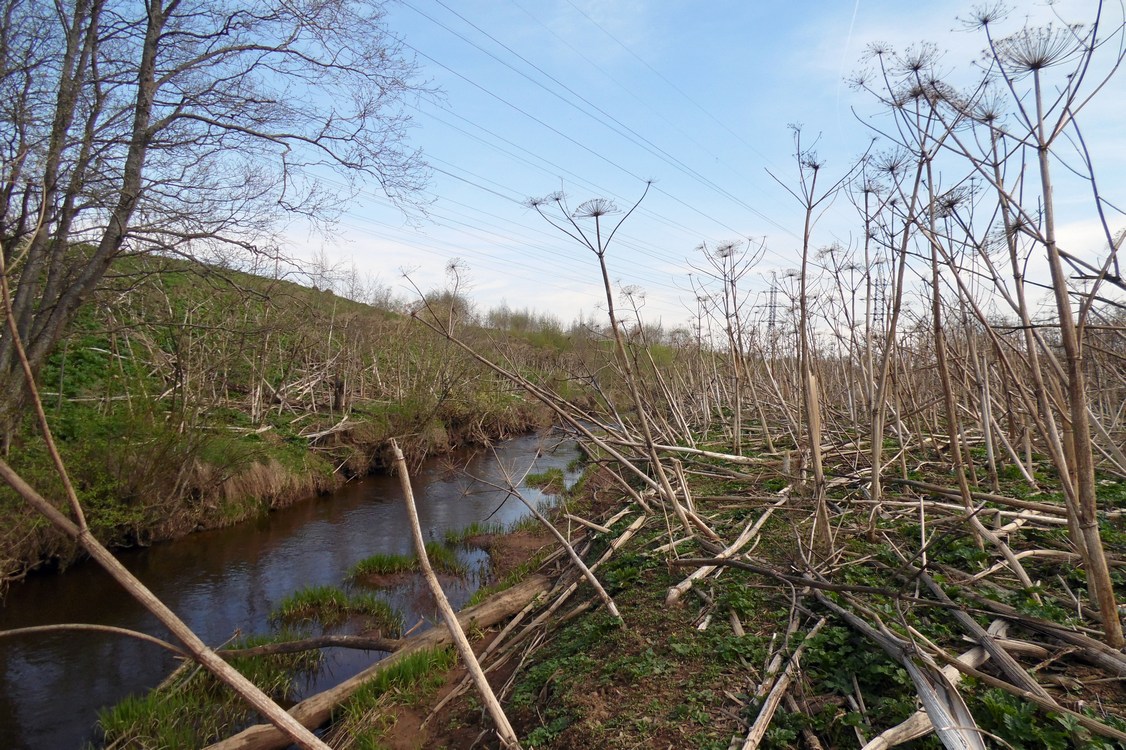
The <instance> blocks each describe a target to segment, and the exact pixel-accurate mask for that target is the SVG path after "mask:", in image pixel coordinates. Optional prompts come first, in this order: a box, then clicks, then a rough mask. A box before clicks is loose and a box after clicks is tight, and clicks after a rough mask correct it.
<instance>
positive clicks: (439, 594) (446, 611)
mask: <svg viewBox="0 0 1126 750" xmlns="http://www.w3.org/2000/svg"><path fill="white" fill-rule="evenodd" d="M391 450H392V452H393V453H394V456H395V470H396V471H397V472H398V473H399V483H400V485H401V486H402V488H403V500H404V501H405V503H406V506H407V518H408V519H409V520H410V525H411V536H412V537H413V538H414V550H415V554H416V555H417V556H418V562H419V567H421V568H422V575H423V577H424V578H426V583H427V585H428V586H429V587H430V593H431V594H433V596H434V602H435V603H436V604H437V605H438V611H439V612H441V614H442V620H443V621H444V622H445V623H446V628H447V630H449V632H450V636H451V637H452V638H453V642H454V645H455V646H456V647H457V652H458V655H459V656H461V661H462V664H464V665H465V668H466V670H467V671H468V672H469V674H470V676H472V677H473V684H474V685H475V686H476V687H477V692H478V693H480V695H481V700H482V701H484V703H485V707H486V708H487V709H488V710H489V715H490V716H492V718H493V723H494V724H496V728H497V734H498V735H499V736H500V741H501V743H502V744H503V745H504V747H508V748H515V749H516V750H520V740H519V739H518V738H517V737H516V730H514V729H513V728H512V724H510V723H509V721H508V717H507V716H505V713H504V708H502V707H501V705H500V701H498V700H497V697H496V695H495V694H494V693H493V689H492V688H491V687H490V686H489V681H488V679H486V678H485V673H484V672H483V671H482V670H481V665H480V663H478V661H477V656H476V655H475V654H474V653H473V647H472V646H471V645H469V639H468V638H466V637H465V631H464V630H462V629H461V624H460V623H459V622H458V621H457V614H456V613H455V612H454V608H453V607H451V606H450V602H449V600H448V599H447V598H446V594H445V592H444V591H442V584H441V583H440V582H439V581H438V576H436V575H435V574H434V569H433V568H432V567H431V566H430V558H429V557H428V556H427V554H426V541H425V540H424V539H423V538H422V527H421V526H420V525H419V521H418V511H417V510H416V509H415V506H414V492H413V491H412V489H411V480H410V476H409V475H408V473H407V461H406V459H405V458H404V457H403V452H402V451H401V450H400V449H399V444H398V443H397V442H396V441H395V439H394V438H392V439H391ZM529 507H530V506H529Z"/></svg>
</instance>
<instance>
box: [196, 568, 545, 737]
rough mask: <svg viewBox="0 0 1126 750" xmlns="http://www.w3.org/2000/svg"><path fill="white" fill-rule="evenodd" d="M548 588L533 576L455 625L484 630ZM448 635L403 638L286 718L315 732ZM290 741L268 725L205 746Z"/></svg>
mask: <svg viewBox="0 0 1126 750" xmlns="http://www.w3.org/2000/svg"><path fill="white" fill-rule="evenodd" d="M549 586H550V581H549V580H548V578H547V577H545V576H541V575H534V576H531V577H530V578H528V579H526V580H524V581H522V582H521V583H518V584H516V585H515V586H513V587H512V588H510V589H507V590H505V591H502V592H500V593H499V594H497V595H495V596H493V597H491V598H489V599H488V600H487V601H484V602H482V603H481V604H478V605H476V606H473V607H468V608H466V609H464V610H462V611H461V612H459V613H458V622H460V623H461V625H462V627H464V628H472V627H474V626H476V627H481V628H486V627H490V626H492V625H495V624H496V623H498V622H500V621H501V620H504V619H505V618H507V617H511V616H512V615H514V614H516V613H517V612H519V611H520V610H521V609H523V608H524V606H525V605H527V604H528V602H530V601H532V599H534V598H535V597H537V596H539V595H540V594H543V593H545V592H546V591H547V590H548V588H549ZM449 641H450V633H449V631H448V630H447V629H446V628H437V627H436V628H431V629H430V630H427V631H425V632H423V633H420V634H419V635H416V636H412V637H410V638H405V639H403V641H402V644H403V645H402V647H401V648H400V649H399V650H398V651H396V652H395V653H393V654H391V655H390V656H388V657H387V658H385V659H382V660H381V661H378V662H376V663H375V664H373V665H371V666H370V667H368V668H367V669H365V670H364V671H362V672H360V673H359V674H357V675H356V676H354V677H351V678H349V679H347V680H345V681H344V682H342V683H340V684H339V685H337V686H336V687H334V688H330V689H328V690H326V691H324V692H322V693H318V694H316V695H314V696H312V697H309V698H306V699H305V700H303V701H301V702H300V703H298V704H297V705H296V706H294V707H293V708H291V709H289V714H290V715H292V716H293V718H295V719H297V721H298V722H300V723H301V724H302V725H304V726H306V727H309V728H315V727H319V726H321V725H322V724H324V723H325V722H327V721H328V720H329V718H330V717H331V715H332V711H333V709H335V708H336V707H337V706H338V705H340V704H341V703H342V702H344V701H345V700H347V699H348V698H349V697H350V696H351V695H352V694H353V693H354V692H356V690H357V689H359V687H360V686H361V685H363V684H364V683H365V682H366V681H368V680H370V679H371V678H372V677H374V676H375V675H376V674H377V673H378V672H380V671H381V670H383V669H386V668H387V667H389V666H391V665H392V664H395V663H397V662H398V661H400V660H401V659H403V658H404V657H405V656H406V655H407V654H412V653H415V652H416V651H419V650H421V649H424V648H433V647H435V646H440V645H443V644H445V643H449ZM290 742H291V740H290V739H289V738H288V737H287V736H286V735H284V734H283V733H282V732H280V731H279V730H278V729H277V728H275V727H274V726H273V725H270V724H258V725H255V726H252V727H249V728H248V729H244V730H243V731H241V732H239V733H238V734H236V735H234V736H233V737H228V738H227V739H225V740H223V741H222V742H217V743H215V744H214V745H210V746H209V750H276V748H284V747H286V746H287V745H289V744H290Z"/></svg>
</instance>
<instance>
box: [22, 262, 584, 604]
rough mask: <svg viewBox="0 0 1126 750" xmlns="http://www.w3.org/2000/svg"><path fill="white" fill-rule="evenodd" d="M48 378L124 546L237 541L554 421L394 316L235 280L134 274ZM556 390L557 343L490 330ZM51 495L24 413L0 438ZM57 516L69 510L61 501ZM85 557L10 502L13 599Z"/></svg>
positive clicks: (87, 321)
mask: <svg viewBox="0 0 1126 750" xmlns="http://www.w3.org/2000/svg"><path fill="white" fill-rule="evenodd" d="M115 271H116V272H115V274H114V275H112V276H111V277H109V279H108V282H107V283H108V284H109V286H107V288H105V289H103V290H101V291H100V292H99V293H98V295H97V298H96V299H95V300H94V301H93V302H92V304H90V305H89V306H87V307H85V308H83V311H82V314H81V315H80V317H79V318H78V320H76V322H75V324H74V325H73V326H72V328H71V330H70V332H69V334H68V335H67V337H66V338H65V339H64V340H63V341H62V343H61V344H60V346H59V348H58V350H57V351H56V352H55V353H54V354H53V355H52V357H51V358H50V359H49V361H48V362H47V364H46V366H45V367H44V368H43V371H42V373H40V377H39V386H38V387H39V392H40V395H41V397H42V401H43V406H44V409H45V412H46V416H47V420H48V422H49V424H50V427H51V430H52V433H53V435H54V438H55V440H56V442H57V444H58V447H59V451H60V453H61V454H62V458H63V461H64V463H65V465H66V466H67V470H68V472H69V474H70V476H71V479H72V481H73V483H74V485H75V487H76V489H77V491H78V495H79V498H80V500H81V502H82V504H83V508H84V511H85V514H86V518H87V521H88V523H89V525H90V528H91V530H92V532H93V533H94V535H95V536H96V537H98V539H99V540H100V541H102V542H103V543H104V544H106V545H107V546H109V547H112V548H116V549H124V548H129V547H134V546H139V545H140V546H143V545H146V544H150V543H153V542H156V541H161V540H168V539H175V538H179V537H181V536H183V535H184V534H187V533H191V532H192V531H195V530H198V529H207V528H217V527H223V526H227V525H230V524H234V523H240V522H243V521H246V520H250V519H254V518H256V517H259V516H260V515H261V514H262V513H265V512H268V511H269V510H271V509H277V508H281V507H286V506H287V505H289V504H291V503H293V502H296V501H298V500H300V499H304V498H308V497H311V496H315V495H317V494H320V493H324V492H327V491H331V490H332V489H334V488H336V487H338V486H340V484H341V483H342V482H343V481H346V480H347V479H349V478H352V477H357V476H365V475H367V474H369V473H370V472H373V471H379V470H380V469H381V468H382V467H383V466H385V465H386V464H387V455H386V446H387V441H388V439H389V438H391V437H395V438H396V439H398V441H399V444H400V446H401V447H402V448H403V450H404V452H405V453H406V455H407V457H408V459H409V460H410V462H411V464H412V465H417V464H418V462H420V461H422V460H423V459H424V458H426V457H431V456H437V455H442V454H444V453H447V452H449V451H451V450H454V449H456V448H458V447H461V446H466V445H487V444H489V443H491V442H493V441H496V440H500V439H504V438H506V437H510V436H512V435H518V434H523V433H525V432H528V431H530V430H534V429H537V428H539V427H542V426H543V425H545V424H546V422H547V420H548V415H547V414H546V412H545V410H544V409H543V408H542V407H540V406H539V405H538V404H535V403H533V402H531V401H530V400H528V399H526V398H525V397H524V395H523V394H522V393H518V392H514V391H513V390H512V388H511V386H510V385H509V384H508V383H507V382H505V381H503V380H502V379H499V378H498V377H497V376H496V375H495V374H494V373H492V372H490V371H488V370H487V368H484V367H483V366H481V365H480V364H479V363H477V362H475V361H474V360H473V359H472V358H471V357H469V356H467V355H465V354H463V353H461V352H460V350H457V349H456V348H455V347H453V346H452V345H450V344H449V342H446V341H443V340H441V339H439V338H438V337H436V336H434V335H432V334H431V333H430V332H428V331H427V330H426V329H425V328H424V327H423V326H421V325H418V324H417V323H416V322H414V321H412V320H411V319H410V316H409V315H407V314H404V313H406V312H407V311H406V310H405V309H386V308H381V307H377V306H373V305H367V304H362V303H359V302H354V301H352V300H348V299H344V298H341V297H338V296H336V295H334V294H333V293H332V292H330V291H323V290H316V289H309V288H305V287H300V286H298V285H296V284H293V283H290V282H286V281H282V280H278V279H266V278H261V277H257V276H252V275H250V274H245V273H239V272H236V271H231V270H227V269H217V268H209V267H202V266H193V265H189V264H186V263H182V262H177V261H175V260H174V259H168V258H157V257H147V258H130V259H122V260H121V261H120V262H119V266H118V267H116V268H115ZM464 330H465V331H466V333H467V335H470V336H473V337H476V338H477V339H478V340H479V342H480V344H481V346H482V348H483V349H484V350H485V351H498V350H501V349H503V350H504V351H505V352H506V356H509V357H511V358H513V361H516V362H523V363H525V364H523V365H522V366H523V367H524V370H525V372H528V373H535V374H536V376H537V377H539V378H541V379H542V380H544V381H545V382H554V379H555V378H556V373H555V370H556V367H557V361H558V358H559V357H560V356H562V355H563V354H564V353H565V352H566V351H567V350H568V347H570V346H571V342H570V341H569V340H568V339H567V338H566V337H565V336H562V334H559V335H555V336H547V335H545V334H542V333H537V334H536V335H535V336H533V335H532V334H533V333H535V332H530V331H528V332H519V333H508V332H505V331H496V330H485V329H482V328H479V327H476V326H474V325H473V324H472V323H471V322H470V321H466V323H465V329H464ZM0 428H3V429H4V431H5V434H4V435H3V438H4V440H3V444H4V446H5V449H6V460H7V461H8V462H9V463H10V464H11V465H12V467H13V468H14V469H15V470H16V471H17V472H18V473H19V474H20V475H21V476H22V477H23V478H24V479H25V480H27V482H28V483H29V484H31V485H32V486H33V487H34V488H35V489H36V490H37V491H39V493H40V494H42V495H43V496H45V497H47V498H50V499H53V500H60V501H61V498H63V497H64V496H65V492H64V489H63V486H62V483H61V481H60V479H59V477H58V475H57V472H56V470H55V467H54V464H53V462H52V460H51V457H50V456H49V454H48V452H47V450H46V447H45V445H44V443H43V439H42V436H41V435H40V434H39V426H38V423H37V421H36V419H35V418H34V415H33V414H32V411H31V410H30V409H28V410H26V413H25V414H24V415H23V417H22V419H21V420H18V421H17V422H16V423H14V424H6V425H0ZM60 507H61V506H60ZM75 559H76V553H75V547H74V545H73V544H72V543H71V542H70V541H69V540H67V539H65V538H63V537H62V536H61V535H59V534H58V533H57V532H55V531H54V530H53V529H51V528H50V527H49V526H48V525H47V524H46V523H45V522H44V521H43V520H42V519H41V518H40V517H39V516H38V515H36V514H35V513H33V512H32V511H30V509H28V508H27V507H26V505H25V503H24V502H23V501H22V500H21V499H20V498H19V497H18V496H16V495H15V493H14V492H12V491H11V490H10V489H9V488H8V487H6V486H3V487H0V593H2V591H3V586H4V584H5V582H10V581H12V580H15V579H18V578H19V577H20V576H22V575H25V574H26V573H27V572H28V571H29V570H31V569H35V568H37V567H42V566H44V565H53V566H56V567H59V568H63V567H66V566H67V565H69V564H71V563H73V562H74V560H75Z"/></svg>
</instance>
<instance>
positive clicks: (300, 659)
mask: <svg viewBox="0 0 1126 750" xmlns="http://www.w3.org/2000/svg"><path fill="white" fill-rule="evenodd" d="M297 637H299V636H298V635H295V634H294V633H292V632H288V631H286V632H282V633H278V634H276V635H271V636H254V637H251V638H245V639H243V640H241V641H239V642H237V643H236V644H234V645H233V648H251V647H253V646H261V645H265V644H267V643H275V642H284V641H289V640H293V639H294V638H297ZM231 665H232V666H234V667H235V668H236V669H238V670H239V671H240V672H242V674H244V675H246V677H247V678H248V679H249V680H250V681H251V682H253V683H254V684H255V685H257V686H258V687H260V688H262V690H263V691H264V692H266V694H267V695H269V696H270V697H271V698H273V699H274V700H278V701H285V700H290V699H291V698H292V697H293V695H294V694H295V690H296V687H297V685H298V680H299V678H303V677H307V676H309V675H312V674H314V673H315V672H316V670H317V669H319V668H320V665H321V654H320V652H319V651H306V652H302V653H297V654H279V655H274V656H256V657H238V658H233V659H231ZM254 717H255V714H254V711H253V710H252V709H250V708H249V707H248V706H247V705H246V703H245V702H244V701H243V700H242V699H241V698H239V697H238V696H237V695H235V693H234V692H233V691H231V690H229V689H228V688H227V687H226V686H224V685H223V684H222V683H220V682H219V681H218V680H217V679H216V678H215V677H214V676H212V675H211V673H209V672H207V671H204V670H201V669H194V668H182V669H181V670H179V672H177V673H176V674H175V675H174V676H173V678H172V679H171V680H169V681H168V682H167V683H166V684H164V685H163V686H162V687H161V688H159V689H157V690H152V691H149V692H148V693H146V694H144V695H140V696H137V695H130V696H128V697H127V698H125V699H124V700H122V701H120V702H119V703H117V704H116V705H114V706H112V707H110V708H106V709H103V710H102V711H100V712H99V714H98V725H99V726H100V727H101V729H102V732H103V733H104V735H105V744H106V746H112V747H131V748H162V750H163V749H167V750H180V749H181V748H183V749H184V750H190V749H192V748H198V747H203V746H204V745H208V744H211V743H212V742H215V741H217V740H219V739H221V738H223V737H225V736H227V735H228V734H230V733H231V732H232V731H234V730H235V729H236V728H237V727H239V726H241V725H244V724H246V723H247V722H249V721H252V720H253V719H254Z"/></svg>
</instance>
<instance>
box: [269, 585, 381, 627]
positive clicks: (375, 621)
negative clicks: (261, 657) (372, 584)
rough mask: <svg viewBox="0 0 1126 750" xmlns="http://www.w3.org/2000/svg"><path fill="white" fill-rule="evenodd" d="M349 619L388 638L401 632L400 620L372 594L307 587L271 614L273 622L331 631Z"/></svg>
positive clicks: (287, 599) (329, 587)
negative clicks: (365, 622)
mask: <svg viewBox="0 0 1126 750" xmlns="http://www.w3.org/2000/svg"><path fill="white" fill-rule="evenodd" d="M348 617H363V618H366V619H367V620H368V621H369V622H370V623H371V626H372V627H375V628H378V629H379V630H380V631H382V632H383V633H384V634H386V635H388V636H390V637H397V636H398V634H399V633H401V632H402V630H403V618H402V615H400V614H399V613H398V612H397V611H396V610H395V609H394V608H393V607H392V606H391V605H390V604H388V603H387V602H385V601H383V600H382V599H380V598H379V597H377V596H376V595H375V594H349V593H348V592H346V591H344V590H342V589H339V588H336V587H335V586H310V587H309V588H306V589H301V590H300V591H295V592H294V593H292V594H290V595H289V596H287V597H286V598H285V599H283V600H282V601H281V603H279V604H278V606H277V607H276V608H275V609H274V611H273V612H272V613H271V614H270V619H271V620H273V621H274V622H283V623H287V624H294V623H302V622H318V623H320V624H321V625H322V626H323V627H332V626H333V625H339V624H340V623H342V622H344V620H346V619H347V618H348Z"/></svg>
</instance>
